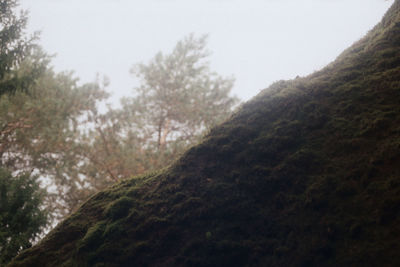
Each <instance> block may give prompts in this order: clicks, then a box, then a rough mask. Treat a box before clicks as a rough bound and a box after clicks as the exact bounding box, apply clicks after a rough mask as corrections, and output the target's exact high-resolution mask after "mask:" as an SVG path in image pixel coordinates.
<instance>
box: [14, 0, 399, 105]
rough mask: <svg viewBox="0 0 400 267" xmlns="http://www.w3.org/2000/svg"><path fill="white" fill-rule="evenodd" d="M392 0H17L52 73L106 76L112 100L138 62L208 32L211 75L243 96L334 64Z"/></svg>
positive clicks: (126, 90)
mask: <svg viewBox="0 0 400 267" xmlns="http://www.w3.org/2000/svg"><path fill="white" fill-rule="evenodd" d="M392 3H393V0H391V1H384V0H259V1H257V0H196V1H195V0H146V1H145V0H142V1H139V0H138V1H136V0H21V6H22V8H24V9H27V10H29V12H30V15H29V18H30V22H29V31H34V30H40V31H42V34H41V41H40V43H41V44H42V46H43V47H44V49H45V50H46V51H47V52H48V53H50V54H57V56H56V58H54V60H53V65H54V68H55V70H56V71H62V70H74V71H75V73H76V76H77V77H79V78H80V80H81V81H82V82H90V81H93V80H94V77H95V74H96V73H97V72H99V73H100V74H105V75H107V76H108V77H109V78H110V80H111V84H110V86H109V88H108V90H109V91H110V92H111V93H112V94H113V102H114V103H116V102H117V99H119V98H120V97H121V96H126V95H130V94H131V92H132V88H133V87H134V86H135V85H137V81H135V79H134V78H133V77H132V76H131V75H130V74H129V69H130V68H131V66H132V65H133V64H134V63H138V62H146V61H148V60H150V59H151V58H152V57H153V56H154V55H155V54H156V53H157V52H158V51H163V52H167V53H168V52H169V51H171V49H172V48H173V46H174V45H175V44H176V42H177V41H178V40H180V39H182V38H183V37H184V36H185V35H187V34H189V33H191V32H193V33H196V34H197V35H198V36H200V35H202V34H209V40H208V48H209V49H210V50H211V51H212V56H211V58H210V61H211V67H212V70H214V71H216V72H218V73H219V74H220V75H223V76H231V75H233V76H235V77H236V82H235V87H234V90H233V93H234V94H236V95H237V96H239V97H240V98H241V99H243V100H247V99H249V98H251V97H253V96H254V95H256V94H257V93H258V92H259V91H260V90H261V89H263V88H266V87H267V86H268V85H269V84H271V83H272V82H274V81H277V80H281V79H290V78H294V77H295V76H297V75H300V76H303V75H306V74H309V73H311V72H313V71H315V70H318V69H320V68H322V67H323V66H325V65H326V64H328V63H329V62H330V61H332V60H334V59H335V58H336V56H338V54H339V53H340V52H341V51H342V50H343V49H345V48H346V47H348V46H349V45H351V44H352V43H353V42H355V41H356V40H358V39H359V38H361V37H362V36H363V35H364V34H366V33H367V31H368V30H369V29H371V28H372V27H373V26H374V25H375V24H376V23H378V22H379V20H380V19H381V17H382V16H383V14H384V13H385V11H386V10H387V9H388V8H389V6H390V5H391V4H392Z"/></svg>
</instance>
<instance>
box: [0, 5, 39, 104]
mask: <svg viewBox="0 0 400 267" xmlns="http://www.w3.org/2000/svg"><path fill="white" fill-rule="evenodd" d="M18 3H19V2H18V1H17V0H0V96H1V95H2V94H4V93H7V92H15V91H16V90H18V89H26V88H27V87H29V85H30V84H31V83H32V81H33V80H34V79H35V77H37V75H38V73H40V70H41V69H42V68H41V67H42V66H41V65H39V66H36V68H35V69H34V70H33V72H32V73H30V74H29V75H26V76H19V75H17V74H16V73H15V72H14V71H15V70H16V69H18V66H19V64H20V63H21V61H22V60H23V59H24V58H25V57H26V56H27V55H29V54H30V51H31V49H32V48H33V47H35V44H34V40H36V39H37V34H34V35H33V36H28V35H27V34H26V33H25V28H26V24H27V14H26V12H24V11H21V12H20V14H19V15H17V14H16V13H17V11H16V8H17V6H18Z"/></svg>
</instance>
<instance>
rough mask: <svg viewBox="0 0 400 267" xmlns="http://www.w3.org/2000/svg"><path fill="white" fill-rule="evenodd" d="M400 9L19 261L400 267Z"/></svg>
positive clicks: (94, 204)
mask: <svg viewBox="0 0 400 267" xmlns="http://www.w3.org/2000/svg"><path fill="white" fill-rule="evenodd" d="M399 240H400V0H396V1H395V3H394V4H393V6H392V7H391V8H390V9H389V11H388V12H387V14H386V15H385V17H384V18H383V19H382V21H381V22H380V23H379V24H378V25H377V26H376V27H375V28H374V29H372V30H371V31H370V32H369V33H368V34H367V35H366V36H365V37H364V38H363V39H361V40H360V41H358V42H357V43H355V44H354V45H352V46H351V47H350V48H348V49H347V50H346V51H344V52H343V53H342V54H341V55H340V56H339V57H338V58H337V59H336V60H335V61H334V62H333V63H331V64H330V65H328V66H327V67H325V68H324V69H322V70H321V71H318V72H316V73H313V74H311V75H310V76H308V77H304V78H297V79H294V80H290V81H280V82H277V83H275V84H273V85H271V86H270V87H269V88H267V89H265V90H264V91H262V92H261V93H260V94H259V95H258V96H256V97H255V98H253V99H252V100H251V101H249V102H247V103H245V104H243V105H242V106H241V107H240V109H239V110H238V111H237V112H236V113H235V114H234V115H232V117H231V118H230V119H229V120H227V121H226V122H225V123H223V124H221V125H219V126H217V127H215V128H214V129H212V130H211V131H210V133H209V134H208V135H207V136H206V137H205V138H204V140H203V142H202V143H200V144H199V145H197V146H194V147H192V148H191V149H189V150H188V151H187V152H186V153H185V154H184V155H183V156H182V157H181V158H180V159H179V160H178V161H177V162H176V163H175V164H173V165H172V166H170V167H169V168H167V169H164V170H161V171H159V172H156V173H151V174H148V175H145V176H141V177H135V178H132V179H128V180H125V181H123V182H121V183H119V184H116V185H114V186H113V187H111V188H109V189H107V190H105V191H102V192H100V193H98V194H96V195H95V196H93V197H92V198H91V199H89V200H88V201H87V202H86V203H85V204H83V205H82V206H81V208H80V209H79V210H77V211H76V212H75V213H74V214H73V215H72V216H70V217H69V218H68V219H66V220H65V221H64V222H62V223H61V224H60V225H58V226H57V227H56V228H55V229H54V230H53V231H52V232H51V233H50V234H49V235H48V236H47V237H46V238H45V239H44V240H43V241H41V242H40V243H39V244H38V245H36V246H34V247H32V248H31V249H29V250H26V251H24V252H23V253H21V254H20V255H19V256H18V257H17V258H16V259H14V261H13V262H12V263H11V264H10V266H400V257H399V256H398V255H399V253H400V244H399Z"/></svg>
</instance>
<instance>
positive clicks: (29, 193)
mask: <svg viewBox="0 0 400 267" xmlns="http://www.w3.org/2000/svg"><path fill="white" fill-rule="evenodd" d="M17 7H18V1H17V0H0V265H2V264H5V263H6V262H8V261H9V260H10V259H11V258H12V257H14V256H15V255H16V254H17V253H18V252H19V251H20V250H22V249H24V248H27V247H29V246H31V245H32V242H34V241H35V240H36V239H37V238H38V237H39V236H40V234H41V233H42V232H43V231H44V229H46V228H47V229H48V228H49V227H51V225H52V222H55V221H59V220H61V219H63V218H64V217H65V216H66V215H68V214H70V212H71V211H73V210H74V209H76V208H77V207H78V206H79V205H80V204H81V203H82V202H83V201H84V200H85V199H87V197H88V196H90V195H91V194H93V193H94V192H97V191H98V190H101V189H103V188H105V187H107V186H108V185H110V184H112V183H114V182H116V181H119V180H121V179H124V178H130V177H134V176H135V175H139V174H142V173H144V172H147V171H151V170H155V169H159V168H162V167H164V166H167V165H169V164H171V163H172V162H173V161H174V160H175V159H176V158H177V157H178V156H179V155H180V154H181V153H182V152H183V151H184V150H185V149H187V148H188V147H189V146H191V145H193V144H195V143H196V142H198V141H199V140H200V139H201V136H202V135H203V133H204V132H205V131H207V130H208V129H209V128H210V127H212V126H213V125H215V124H217V123H219V122H221V121H223V120H224V119H226V118H227V117H228V116H229V114H230V112H231V111H232V109H233V107H234V106H235V105H236V104H237V103H238V99H237V98H236V97H232V96H230V91H231V89H232V86H233V82H234V81H233V79H232V78H223V77H221V76H219V75H218V74H216V73H214V72H212V71H211V70H210V68H209V63H208V62H207V60H206V59H207V57H208V56H209V52H208V51H207V49H206V37H205V36H203V37H200V38H196V37H195V36H194V35H189V36H187V37H186V38H184V39H183V40H182V41H179V42H178V43H177V45H176V46H175V48H174V49H173V51H172V52H171V53H170V54H163V53H161V52H160V53H158V54H157V55H156V56H155V57H154V58H153V59H151V60H150V61H149V62H148V63H140V64H136V65H134V67H133V68H132V70H131V73H132V74H133V75H135V76H136V77H137V78H139V79H140V81H141V83H140V86H138V87H137V88H134V92H133V96H132V97H126V98H124V99H122V101H121V104H122V107H121V108H117V109H116V108H112V107H108V109H107V111H106V112H100V111H99V104H100V103H103V102H104V101H106V100H107V98H108V94H107V92H106V90H105V89H106V86H107V82H106V81H100V79H97V80H95V81H94V82H93V83H89V84H84V85H78V80H77V79H76V78H74V77H73V75H72V73H68V72H63V73H56V72H54V71H53V70H52V68H51V66H50V63H51V57H49V56H48V55H46V53H45V52H44V51H42V49H41V48H40V47H39V46H38V45H37V40H38V36H37V35H36V34H35V35H33V36H28V35H26V34H25V33H24V31H25V27H26V23H27V15H26V13H24V12H21V13H20V14H19V15H17V14H16V13H17V12H16V9H17Z"/></svg>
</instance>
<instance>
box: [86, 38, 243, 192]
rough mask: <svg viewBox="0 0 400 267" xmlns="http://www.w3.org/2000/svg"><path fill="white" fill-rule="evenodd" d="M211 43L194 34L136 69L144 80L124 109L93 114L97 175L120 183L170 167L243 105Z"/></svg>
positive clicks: (92, 157)
mask: <svg viewBox="0 0 400 267" xmlns="http://www.w3.org/2000/svg"><path fill="white" fill-rule="evenodd" d="M206 41H207V37H206V36H202V37H200V38H196V37H195V36H194V35H189V36H187V37H186V38H184V39H183V40H181V41H179V42H178V43H177V44H176V46H175V48H174V49H173V51H172V52H171V53H170V54H166V55H164V54H163V53H161V52H160V53H158V54H157V55H156V56H155V57H154V58H153V59H151V60H150V61H149V62H148V63H147V64H144V63H140V64H136V65H135V66H134V67H133V68H132V71H131V72H132V74H133V75H135V76H136V77H137V78H139V79H140V82H141V83H140V86H138V87H136V88H134V96H133V97H128V98H125V99H123V100H122V108H121V109H119V110H118V109H114V110H112V109H110V110H109V112H108V113H106V114H93V117H92V119H93V122H94V127H93V129H92V131H91V132H90V133H89V134H88V136H87V138H88V139H90V140H93V143H92V145H91V147H90V149H88V150H86V151H88V158H89V160H88V161H87V162H88V165H87V166H86V167H87V168H88V169H90V170H91V171H90V172H91V173H93V174H96V175H98V174H101V176H102V177H107V180H108V181H116V180H119V179H121V178H126V177H130V176H134V175H137V174H140V173H143V172H145V171H149V170H154V169H159V168H161V167H164V166H166V165H168V164H170V163H171V162H172V161H173V160H175V159H176V158H177V157H178V155H180V154H181V153H182V152H183V151H184V150H185V149H186V148H187V147H188V146H190V145H192V144H194V143H196V142H197V141H198V140H199V139H200V138H201V136H202V134H203V132H204V131H206V130H207V129H209V128H210V127H212V126H213V125H215V124H217V123H219V122H221V121H222V120H224V119H225V118H227V116H229V114H230V113H231V111H232V108H233V107H234V106H235V105H236V104H237V103H238V99H237V98H236V97H233V96H230V91H231V89H232V86H233V78H223V77H221V76H219V75H218V74H216V73H215V72H212V71H211V70H210V66H209V62H208V61H207V58H208V56H209V52H208V51H207V49H206ZM86 143H87V142H86ZM89 179H90V178H89ZM94 180H97V181H99V179H94ZM100 180H101V179H100ZM101 186H104V184H102V185H100V188H101Z"/></svg>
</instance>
